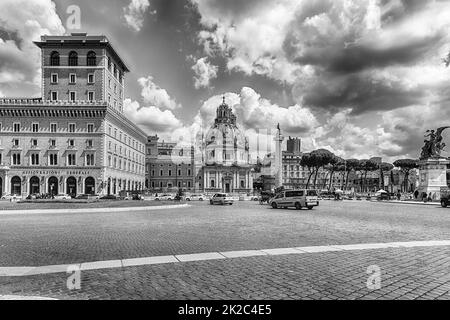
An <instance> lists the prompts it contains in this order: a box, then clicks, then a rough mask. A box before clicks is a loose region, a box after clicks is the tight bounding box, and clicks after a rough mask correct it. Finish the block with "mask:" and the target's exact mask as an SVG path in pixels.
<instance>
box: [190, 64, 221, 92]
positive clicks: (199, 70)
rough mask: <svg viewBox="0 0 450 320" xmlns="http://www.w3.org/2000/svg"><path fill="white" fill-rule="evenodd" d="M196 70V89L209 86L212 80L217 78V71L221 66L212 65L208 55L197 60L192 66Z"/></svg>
mask: <svg viewBox="0 0 450 320" xmlns="http://www.w3.org/2000/svg"><path fill="white" fill-rule="evenodd" d="M192 70H194V73H195V76H194V86H195V89H200V88H208V87H209V86H210V83H211V80H213V79H215V78H217V71H218V70H219V68H218V67H217V66H215V65H212V64H211V63H210V62H209V61H208V57H203V58H200V59H198V60H197V62H196V63H195V64H194V65H193V66H192Z"/></svg>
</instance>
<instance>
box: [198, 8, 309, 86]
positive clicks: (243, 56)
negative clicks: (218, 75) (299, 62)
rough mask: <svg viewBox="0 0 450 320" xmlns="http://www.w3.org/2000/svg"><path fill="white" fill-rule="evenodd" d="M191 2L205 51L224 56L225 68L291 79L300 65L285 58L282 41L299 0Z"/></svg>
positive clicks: (286, 79)
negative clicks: (274, 0)
mask: <svg viewBox="0 0 450 320" xmlns="http://www.w3.org/2000/svg"><path fill="white" fill-rule="evenodd" d="M194 2H195V3H196V4H197V6H198V10H199V12H200V14H201V23H202V24H203V25H204V26H205V29H204V30H202V31H201V32H199V34H198V37H199V41H200V43H201V44H202V45H203V46H204V49H205V53H207V54H209V55H214V54H221V55H224V56H226V57H227V60H228V61H227V67H228V69H229V70H236V71H242V72H244V73H245V74H248V75H250V74H260V75H268V76H270V77H272V78H275V79H280V80H283V81H290V82H292V81H294V79H295V77H294V75H295V73H296V72H298V70H299V69H300V67H298V66H295V65H293V64H291V63H289V62H288V61H287V60H286V58H285V55H284V53H283V43H284V41H285V38H286V34H287V32H288V27H289V26H290V23H291V22H292V20H293V19H294V18H295V11H296V7H297V6H298V3H299V1H297V0H281V1H277V2H275V3H274V2H273V1H266V0H264V1H206V0H195V1H194Z"/></svg>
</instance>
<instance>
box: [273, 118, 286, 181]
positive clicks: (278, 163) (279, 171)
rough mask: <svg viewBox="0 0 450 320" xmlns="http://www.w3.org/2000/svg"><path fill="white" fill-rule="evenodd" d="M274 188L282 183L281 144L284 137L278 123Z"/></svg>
mask: <svg viewBox="0 0 450 320" xmlns="http://www.w3.org/2000/svg"><path fill="white" fill-rule="evenodd" d="M274 140H275V188H278V187H281V186H282V185H283V175H282V174H283V170H282V157H283V155H282V151H281V144H282V143H283V140H284V137H283V135H282V134H281V130H280V124H278V125H277V134H276V135H275V138H274Z"/></svg>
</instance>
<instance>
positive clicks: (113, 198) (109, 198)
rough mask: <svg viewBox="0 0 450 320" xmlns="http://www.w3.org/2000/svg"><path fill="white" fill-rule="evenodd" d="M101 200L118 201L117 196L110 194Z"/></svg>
mask: <svg viewBox="0 0 450 320" xmlns="http://www.w3.org/2000/svg"><path fill="white" fill-rule="evenodd" d="M100 199H102V200H116V199H117V197H116V196H115V195H112V194H108V195H106V196H103V197H101V198H100Z"/></svg>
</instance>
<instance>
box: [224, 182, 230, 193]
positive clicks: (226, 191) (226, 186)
mask: <svg viewBox="0 0 450 320" xmlns="http://www.w3.org/2000/svg"><path fill="white" fill-rule="evenodd" d="M230 191H231V189H230V183H229V182H226V183H225V193H230Z"/></svg>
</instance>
